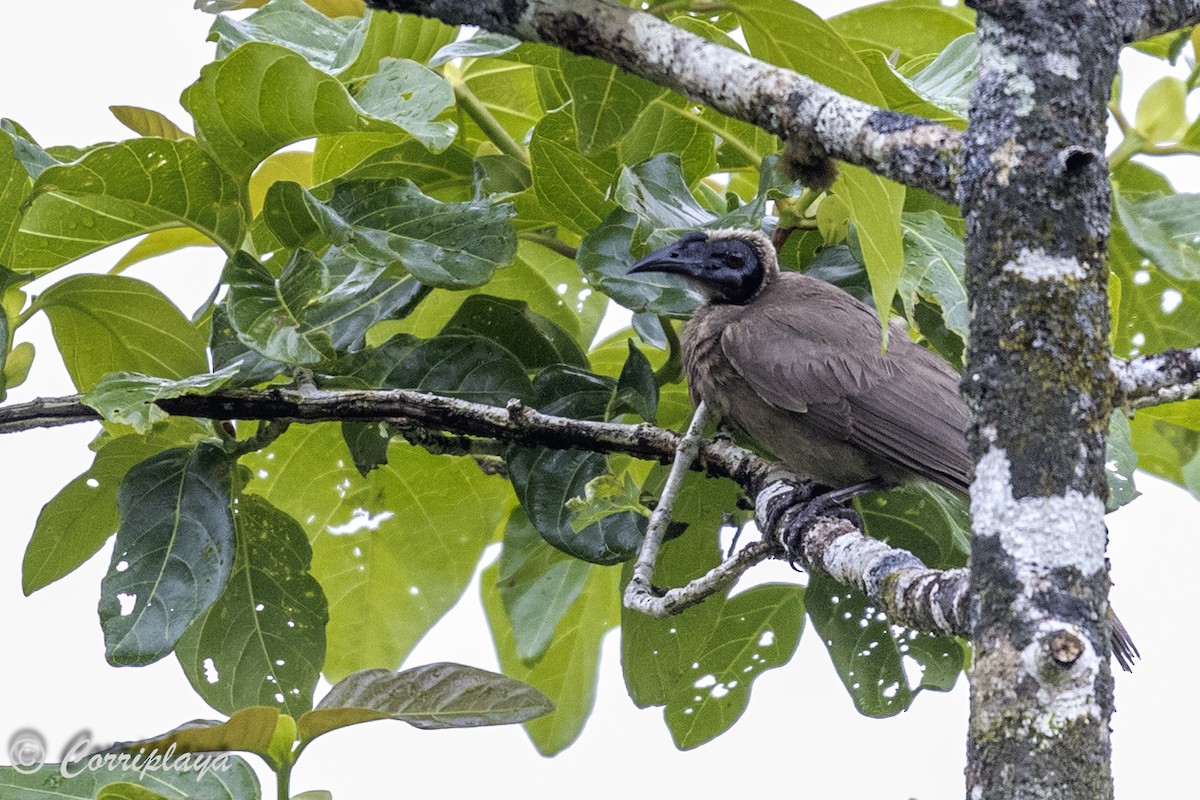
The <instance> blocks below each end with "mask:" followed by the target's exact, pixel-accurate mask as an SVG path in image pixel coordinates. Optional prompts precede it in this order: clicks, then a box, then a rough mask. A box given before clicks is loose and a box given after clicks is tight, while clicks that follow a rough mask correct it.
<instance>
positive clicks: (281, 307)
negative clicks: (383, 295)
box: [222, 250, 334, 364]
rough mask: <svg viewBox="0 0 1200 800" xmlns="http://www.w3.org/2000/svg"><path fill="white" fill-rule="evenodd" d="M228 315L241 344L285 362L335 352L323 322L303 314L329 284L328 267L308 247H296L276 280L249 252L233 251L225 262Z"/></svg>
mask: <svg viewBox="0 0 1200 800" xmlns="http://www.w3.org/2000/svg"><path fill="white" fill-rule="evenodd" d="M222 280H224V281H225V282H227V283H228V284H229V300H228V303H229V320H230V322H231V323H233V327H234V330H236V331H237V333H238V338H239V339H240V340H241V341H242V343H243V344H245V345H247V346H248V347H250V348H252V349H253V350H254V351H255V352H256V353H258V354H259V355H262V356H265V357H266V358H269V359H271V360H272V361H281V362H283V363H285V364H316V363H319V362H321V361H324V360H327V359H332V358H333V357H334V348H333V339H332V337H331V336H330V334H329V331H328V330H327V329H325V328H320V327H316V326H314V325H312V324H310V323H308V322H307V320H306V319H305V313H304V312H305V310H306V308H307V307H308V306H309V305H310V304H311V303H313V302H314V301H315V300H316V299H317V298H318V297H319V296H321V295H324V294H325V293H327V292H328V291H329V289H330V277H329V270H328V268H327V267H326V266H325V264H324V263H322V262H321V260H320V259H318V258H317V257H316V256H314V255H313V254H312V253H310V252H309V251H307V250H297V251H295V252H294V253H293V254H292V257H291V258H290V259H289V260H288V262H287V265H286V266H285V267H284V268H283V273H282V274H281V275H280V276H279V279H278V280H276V279H275V278H274V277H273V276H272V275H271V273H270V272H268V271H267V269H266V267H264V266H263V265H262V264H260V263H259V262H258V261H257V260H256V259H255V258H254V256H252V255H250V254H249V253H247V252H245V251H244V250H241V251H238V252H237V253H235V254H234V256H233V258H231V259H230V260H229V263H228V264H226V266H225V274H224V276H223V278H222Z"/></svg>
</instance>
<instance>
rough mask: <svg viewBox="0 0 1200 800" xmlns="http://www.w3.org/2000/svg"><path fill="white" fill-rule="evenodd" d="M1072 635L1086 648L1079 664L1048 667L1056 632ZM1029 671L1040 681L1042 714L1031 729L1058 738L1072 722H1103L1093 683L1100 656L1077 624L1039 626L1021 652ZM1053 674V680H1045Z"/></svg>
mask: <svg viewBox="0 0 1200 800" xmlns="http://www.w3.org/2000/svg"><path fill="white" fill-rule="evenodd" d="M1059 632H1065V633H1069V634H1071V635H1072V636H1073V637H1075V638H1076V639H1078V640H1079V642H1080V643H1081V644H1082V645H1083V652H1082V653H1080V654H1079V658H1077V659H1076V660H1075V663H1073V664H1071V666H1070V667H1069V668H1067V669H1065V670H1060V669H1059V668H1058V667H1057V666H1050V665H1047V663H1046V662H1047V660H1048V659H1049V658H1050V656H1049V655H1048V654H1047V652H1046V643H1047V642H1048V641H1049V640H1050V638H1051V637H1052V636H1054V635H1055V634H1056V633H1059ZM1021 661H1022V662H1023V663H1024V665H1025V672H1026V673H1028V674H1029V675H1031V676H1033V678H1034V679H1035V680H1036V681H1037V682H1038V703H1037V706H1038V710H1039V713H1038V714H1037V715H1036V716H1035V717H1033V718H1032V719H1031V720H1030V722H1029V727H1030V728H1032V729H1033V730H1034V731H1036V732H1037V733H1039V734H1041V735H1042V736H1045V737H1051V736H1057V735H1058V733H1059V731H1061V730H1062V728H1063V727H1064V726H1065V725H1067V724H1068V723H1071V722H1074V721H1075V720H1078V719H1086V718H1092V719H1100V718H1101V715H1102V714H1103V711H1102V710H1101V708H1100V704H1099V703H1098V702H1097V701H1096V691H1095V690H1096V686H1095V681H1094V680H1093V678H1094V676H1095V675H1096V673H1097V672H1099V671H1100V656H1099V655H1098V654H1097V653H1096V651H1095V649H1094V648H1093V647H1092V645H1091V643H1090V642H1088V640H1087V638H1086V637H1085V636H1084V634H1083V631H1081V630H1079V628H1077V627H1075V626H1074V625H1064V624H1063V623H1061V622H1051V621H1046V622H1042V623H1040V624H1039V625H1038V627H1037V631H1036V633H1035V634H1034V637H1033V641H1032V642H1030V643H1029V646H1028V647H1026V648H1025V649H1024V650H1022V651H1021ZM1046 671H1049V673H1050V675H1051V676H1052V679H1051V680H1046V679H1043V677H1042V676H1043V674H1045V672H1046Z"/></svg>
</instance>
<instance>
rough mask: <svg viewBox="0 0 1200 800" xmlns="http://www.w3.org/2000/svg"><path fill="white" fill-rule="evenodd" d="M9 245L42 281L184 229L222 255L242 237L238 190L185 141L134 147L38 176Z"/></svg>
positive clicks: (95, 154)
mask: <svg viewBox="0 0 1200 800" xmlns="http://www.w3.org/2000/svg"><path fill="white" fill-rule="evenodd" d="M32 197H33V201H32V205H31V206H30V207H29V209H28V211H26V212H25V216H24V217H23V218H22V220H21V225H20V230H19V232H18V233H17V235H16V237H15V238H14V239H13V242H12V258H13V260H14V261H15V262H16V263H19V264H21V265H22V267H23V268H24V269H28V270H30V271H32V272H37V273H42V272H49V271H50V270H53V269H56V268H57V267H60V266H62V265H63V264H67V263H70V262H71V261H74V260H76V259H78V258H80V257H82V256H85V255H87V254H88V253H92V252H95V251H96V250H99V249H101V248H104V247H107V246H108V245H111V244H115V243H116V242H120V241H123V240H125V239H128V238H130V237H132V236H137V235H139V234H143V233H149V232H151V231H155V230H160V229H163V228H171V227H178V226H181V225H183V226H187V227H190V228H194V229H195V230H197V231H199V232H200V233H203V234H204V235H205V236H207V237H208V238H210V239H212V240H213V241H214V242H216V243H217V244H219V245H220V246H221V247H222V248H223V249H224V250H225V251H226V252H232V251H234V250H236V249H237V248H238V247H239V246H240V244H241V239H242V235H243V233H244V231H245V219H244V214H245V211H244V209H243V207H242V197H241V192H240V190H239V188H238V185H237V183H236V182H235V181H234V180H233V178H231V177H230V176H229V175H227V174H226V173H225V171H224V170H222V169H221V168H220V167H219V166H218V165H217V163H216V162H215V161H214V160H213V159H212V158H211V157H210V156H209V155H208V154H207V153H205V152H204V150H203V149H201V147H200V146H199V145H198V144H196V142H195V141H193V140H191V139H185V140H183V141H170V140H167V139H150V138H146V139H133V140H131V141H128V142H119V143H117V144H113V145H106V146H103V147H98V148H96V149H95V150H92V151H90V152H88V153H87V154H86V155H84V156H83V157H82V158H81V159H80V160H78V161H75V162H72V163H70V164H63V165H61V166H52V167H49V168H48V169H46V170H44V171H43V172H42V173H41V175H40V176H39V177H38V180H37V183H36V184H34V188H33V194H32Z"/></svg>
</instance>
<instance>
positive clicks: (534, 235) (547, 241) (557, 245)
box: [517, 231, 579, 261]
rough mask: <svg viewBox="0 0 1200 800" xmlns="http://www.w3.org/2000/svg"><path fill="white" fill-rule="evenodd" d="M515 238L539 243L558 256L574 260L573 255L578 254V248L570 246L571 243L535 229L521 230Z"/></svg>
mask: <svg viewBox="0 0 1200 800" xmlns="http://www.w3.org/2000/svg"><path fill="white" fill-rule="evenodd" d="M517 238H518V239H524V240H525V241H527V242H533V243H534V244H540V245H541V246H542V247H544V248H546V249H547V250H553V251H554V252H556V253H558V254H559V255H560V256H566V257H567V258H569V259H571V260H572V261H574V260H575V256H577V255H578V254H579V250H578V248H575V247H572V246H571V245H569V244H567V243H566V242H564V241H563V240H562V239H559V238H558V237H557V236H553V235H551V234H549V233H538V232H537V231H521V232H519V233H518V234H517Z"/></svg>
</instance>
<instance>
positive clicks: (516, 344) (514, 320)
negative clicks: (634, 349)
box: [442, 294, 588, 371]
mask: <svg viewBox="0 0 1200 800" xmlns="http://www.w3.org/2000/svg"><path fill="white" fill-rule="evenodd" d="M442 330H443V332H444V333H472V334H477V335H479V336H484V337H486V338H488V339H491V340H493V341H495V342H496V343H498V344H499V345H501V346H502V347H504V348H505V349H506V350H508V351H509V352H511V353H512V354H513V355H515V356H516V357H517V358H518V359H519V360H520V362H521V365H522V366H523V367H524V368H525V369H527V370H531V371H533V370H538V369H541V368H542V367H548V366H550V365H551V364H571V365H573V366H577V367H584V368H586V367H587V365H588V364H587V356H585V355H584V354H583V351H582V350H581V349H580V348H579V345H578V344H576V343H575V340H574V339H572V338H571V336H570V335H569V334H568V333H567V332H566V331H564V330H563V329H562V328H559V327H558V326H557V325H555V324H554V323H553V322H551V321H550V320H548V319H546V318H545V317H543V316H542V315H541V314H538V313H536V312H534V311H533V310H531V309H530V308H529V304H528V303H525V302H523V301H521V300H509V299H507V298H502V297H492V296H491V295H486V294H475V295H471V296H470V297H468V298H466V299H465V300H463V302H462V305H461V306H459V307H458V311H456V312H454V316H453V317H451V318H450V320H449V322H447V323H446V326H445V328H443V329H442Z"/></svg>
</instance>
